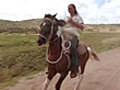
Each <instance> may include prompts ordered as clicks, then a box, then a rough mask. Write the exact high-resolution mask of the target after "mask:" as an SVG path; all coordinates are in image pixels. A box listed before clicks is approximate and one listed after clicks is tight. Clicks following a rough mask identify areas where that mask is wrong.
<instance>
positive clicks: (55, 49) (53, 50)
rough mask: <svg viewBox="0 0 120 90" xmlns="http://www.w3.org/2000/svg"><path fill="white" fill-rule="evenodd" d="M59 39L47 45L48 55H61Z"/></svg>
mask: <svg viewBox="0 0 120 90" xmlns="http://www.w3.org/2000/svg"><path fill="white" fill-rule="evenodd" d="M61 49H62V47H61V38H59V39H58V40H56V41H54V42H52V43H49V54H51V55H58V54H60V53H61Z"/></svg>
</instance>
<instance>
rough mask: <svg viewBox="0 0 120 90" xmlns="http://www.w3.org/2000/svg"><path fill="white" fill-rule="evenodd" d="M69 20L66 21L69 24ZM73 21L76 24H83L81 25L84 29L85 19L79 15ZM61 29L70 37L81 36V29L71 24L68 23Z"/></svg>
mask: <svg viewBox="0 0 120 90" xmlns="http://www.w3.org/2000/svg"><path fill="white" fill-rule="evenodd" d="M67 20H68V18H66V19H65V22H67ZM72 20H73V21H74V22H77V23H81V25H83V27H84V24H83V23H84V22H83V19H82V17H81V16H80V15H79V14H77V15H75V16H74V17H72ZM61 29H62V31H63V32H67V34H69V35H72V34H73V35H76V36H80V35H79V31H80V28H77V27H76V26H74V25H72V24H71V23H68V22H67V24H66V25H65V26H63V27H61Z"/></svg>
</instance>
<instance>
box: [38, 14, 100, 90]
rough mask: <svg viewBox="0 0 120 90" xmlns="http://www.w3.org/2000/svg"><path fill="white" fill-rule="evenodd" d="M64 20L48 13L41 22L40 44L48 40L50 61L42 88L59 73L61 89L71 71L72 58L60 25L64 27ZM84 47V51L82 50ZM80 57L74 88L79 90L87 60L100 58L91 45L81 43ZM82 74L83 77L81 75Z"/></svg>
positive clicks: (48, 61) (57, 87) (58, 84)
mask: <svg viewBox="0 0 120 90" xmlns="http://www.w3.org/2000/svg"><path fill="white" fill-rule="evenodd" d="M63 25H64V22H62V21H61V20H58V19H57V18H56V14H55V15H51V14H46V15H45V16H44V19H43V22H42V23H41V24H40V28H41V29H40V31H39V34H38V38H37V43H38V45H42V44H45V43H46V42H48V44H49V47H48V52H47V63H48V73H47V74H48V76H47V79H46V81H45V82H44V84H43V88H42V90H47V87H48V85H49V83H50V81H51V80H52V78H53V77H54V76H55V75H56V74H57V73H59V74H60V78H59V80H58V82H57V83H56V86H55V89H56V90H60V87H61V84H62V82H63V80H64V79H65V77H66V76H67V75H68V73H69V71H71V60H70V55H69V46H70V43H69V45H68V46H67V47H65V46H64V44H63V41H64V40H63V38H62V33H61V31H60V28H59V27H62V26H63ZM80 49H82V53H81V51H80ZM78 52H79V58H80V61H79V62H80V64H79V66H80V68H81V72H79V73H78V76H79V80H78V83H77V84H76V87H75V89H74V90H78V89H79V86H80V82H81V80H82V78H83V73H84V70H85V65H86V62H87V61H88V59H89V58H90V57H93V58H94V60H99V58H98V57H97V55H96V54H95V52H94V51H93V50H92V48H91V47H87V46H85V45H82V44H79V46H78ZM80 75H81V77H80Z"/></svg>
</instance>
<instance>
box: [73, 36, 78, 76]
mask: <svg viewBox="0 0 120 90" xmlns="http://www.w3.org/2000/svg"><path fill="white" fill-rule="evenodd" d="M77 44H78V40H77V37H76V36H73V39H72V40H71V59H72V60H71V63H72V70H73V71H72V73H73V74H72V76H71V77H72V78H74V77H75V76H76V75H77V72H78V66H79V61H78V59H79V58H78V52H77ZM75 74H76V75H75Z"/></svg>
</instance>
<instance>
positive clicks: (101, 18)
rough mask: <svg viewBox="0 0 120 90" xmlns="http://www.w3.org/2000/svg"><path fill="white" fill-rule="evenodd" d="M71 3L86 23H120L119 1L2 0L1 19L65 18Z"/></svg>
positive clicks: (0, 3) (0, 4)
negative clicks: (51, 16) (47, 15)
mask: <svg viewBox="0 0 120 90" xmlns="http://www.w3.org/2000/svg"><path fill="white" fill-rule="evenodd" d="M70 3H74V4H75V5H76V7H77V10H78V12H79V13H80V15H81V16H82V17H83V19H84V22H85V23H90V24H96V23H97V24H99V23H120V3H119V0H42V1H40V0H0V19H8V20H15V21H16V20H25V19H33V18H43V17H44V14H46V13H51V14H55V13H58V15H57V18H64V17H65V16H67V15H69V13H68V12H67V5H68V4H70Z"/></svg>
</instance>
